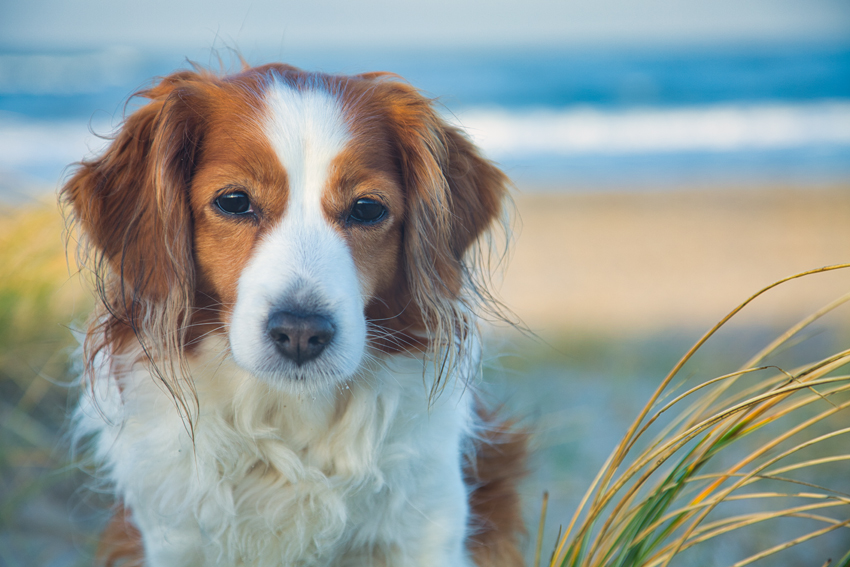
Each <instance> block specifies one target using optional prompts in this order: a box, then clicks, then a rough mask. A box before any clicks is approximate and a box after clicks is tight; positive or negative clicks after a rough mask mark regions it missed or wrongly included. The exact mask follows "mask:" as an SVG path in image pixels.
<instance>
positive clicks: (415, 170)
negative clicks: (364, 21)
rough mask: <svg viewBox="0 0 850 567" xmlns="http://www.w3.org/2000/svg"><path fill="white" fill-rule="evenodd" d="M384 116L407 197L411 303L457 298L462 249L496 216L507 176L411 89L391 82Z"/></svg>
mask: <svg viewBox="0 0 850 567" xmlns="http://www.w3.org/2000/svg"><path fill="white" fill-rule="evenodd" d="M391 88H392V89H393V91H394V93H393V94H394V96H393V97H392V103H391V104H390V107H391V109H392V111H391V112H392V118H391V122H392V123H393V125H394V127H395V138H396V140H397V142H398V144H399V160H400V169H401V174H402V179H403V184H404V186H405V191H406V198H407V212H406V217H405V227H404V254H405V262H406V266H405V269H406V275H407V278H406V279H407V283H408V285H409V287H410V289H411V290H412V291H413V295H414V298H415V299H416V300H417V303H420V299H421V300H424V301H425V302H426V303H427V302H428V298H432V297H434V295H435V294H436V296H437V297H439V298H441V299H443V300H449V301H453V300H456V299H458V297H459V294H460V293H461V290H462V288H463V287H464V284H466V283H469V282H467V281H466V278H467V277H468V275H469V274H468V273H467V266H466V265H465V264H464V255H465V253H466V252H467V251H468V249H469V248H470V246H471V245H472V244H473V243H474V242H475V241H476V240H477V239H478V237H479V236H481V234H482V233H483V232H484V231H485V230H487V229H488V227H489V226H490V224H491V223H492V222H493V221H494V220H495V219H496V218H497V217H498V216H499V214H500V212H501V210H502V201H503V199H504V197H505V195H506V193H507V189H506V186H507V184H508V179H507V177H506V176H505V175H504V174H503V173H502V172H501V171H500V170H499V169H498V168H497V167H496V166H495V165H493V164H492V163H491V162H489V161H488V160H486V159H484V158H483V157H482V156H481V154H480V153H479V152H478V149H477V148H476V147H475V146H474V145H473V144H472V143H471V142H470V141H469V140H468V139H467V137H466V136H465V135H464V134H463V133H461V132H460V131H458V130H457V129H456V128H455V127H453V126H450V125H448V124H446V123H445V121H444V120H443V119H442V118H440V116H438V115H437V113H436V112H434V109H433V108H432V106H431V101H430V100H428V99H426V98H425V97H423V96H422V95H421V94H419V93H418V92H417V91H416V90H415V89H413V88H411V87H409V86H407V85H403V84H399V83H392V84H391Z"/></svg>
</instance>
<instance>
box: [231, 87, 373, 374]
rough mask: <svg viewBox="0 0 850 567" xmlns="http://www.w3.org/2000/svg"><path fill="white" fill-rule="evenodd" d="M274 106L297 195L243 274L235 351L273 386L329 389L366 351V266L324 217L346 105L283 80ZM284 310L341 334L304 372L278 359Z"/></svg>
mask: <svg viewBox="0 0 850 567" xmlns="http://www.w3.org/2000/svg"><path fill="white" fill-rule="evenodd" d="M265 102H266V106H267V111H266V115H265V116H264V123H263V128H264V133H265V135H266V136H267V137H268V140H269V142H270V143H271V145H272V148H273V149H274V151H275V153H276V154H277V156H278V159H279V160H280V163H281V165H282V166H283V167H284V169H285V171H286V176H287V183H288V186H289V191H288V198H287V202H286V206H285V208H284V213H283V217H282V218H281V219H278V220H277V225H276V226H274V227H273V228H272V229H271V230H269V231H268V232H267V233H266V234H265V235H264V236H263V238H262V240H261V241H260V243H259V245H258V246H257V247H256V249H255V251H254V253H253V255H252V257H251V260H250V261H249V262H248V263H247V265H246V266H245V269H244V270H243V271H242V274H241V276H240V277H239V286H238V292H237V299H236V305H235V307H234V309H233V317H232V321H231V325H230V332H229V336H230V346H231V352H232V353H233V357H234V360H236V362H237V364H239V365H240V366H241V367H242V368H244V369H245V370H248V371H249V372H251V373H253V374H254V375H255V376H258V377H260V378H263V379H266V380H268V381H269V382H271V383H272V384H276V385H278V386H280V387H282V388H298V387H302V386H303V387H307V388H319V387H321V385H322V384H324V385H327V384H333V383H338V382H339V381H340V380H346V379H348V378H350V377H352V376H353V375H354V374H355V373H356V372H357V370H358V369H359V367H360V361H361V359H362V357H363V353H364V349H365V347H366V321H365V318H364V315H363V309H364V301H365V300H364V298H363V296H362V292H361V284H360V279H359V275H358V273H357V267H356V266H355V264H354V260H353V258H352V257H351V251H350V250H349V248H348V244H347V243H346V242H345V239H344V238H343V237H342V236H341V235H340V234H339V232H338V229H337V228H336V227H335V226H334V223H332V222H331V221H330V220H329V219H328V218H326V217H325V215H324V213H323V210H322V193H323V191H326V190H330V187H329V186H328V185H329V179H330V174H331V164H332V162H333V160H334V158H335V157H336V156H338V155H339V153H340V152H341V151H342V150H343V149H344V148H345V146H346V144H347V143H348V141H349V140H350V139H351V135H350V134H349V131H348V127H347V126H346V121H345V117H344V113H343V109H342V106H341V104H340V102H339V101H338V100H337V98H335V97H334V96H333V95H332V94H331V93H328V92H327V91H325V90H323V89H321V88H318V87H312V88H311V87H308V88H306V89H305V90H297V89H294V88H292V87H289V86H287V85H285V84H283V83H281V82H279V81H276V82H273V83H272V84H271V85H270V86H269V88H268V90H267V91H266V94H265ZM280 190H281V191H282V190H283V188H280ZM280 311H282V312H291V313H296V314H298V315H300V316H307V315H320V316H322V317H324V318H326V319H327V320H328V321H330V323H331V325H332V326H333V328H334V330H335V333H334V336H333V339H332V340H331V341H330V342H329V343H328V344H327V345H326V346H325V349H324V350H323V351H322V354H321V355H320V356H318V357H317V358H316V359H314V360H311V361H308V362H307V363H305V364H304V365H302V366H300V367H299V366H296V365H295V363H293V362H292V361H290V360H288V359H287V358H285V357H284V356H282V355H281V353H280V352H278V350H277V348H276V347H275V344H274V340H273V338H272V337H271V335H270V333H269V331H268V321H269V317H270V316H271V315H272V314H273V313H275V312H280ZM299 385H300V386H299Z"/></svg>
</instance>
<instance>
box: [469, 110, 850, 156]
mask: <svg viewBox="0 0 850 567" xmlns="http://www.w3.org/2000/svg"><path fill="white" fill-rule="evenodd" d="M457 118H458V122H459V123H460V124H461V125H462V126H463V127H464V128H466V130H467V132H469V134H470V136H472V138H473V139H474V140H475V141H476V142H477V143H478V144H479V145H480V146H481V147H482V148H483V149H484V151H485V152H486V153H487V154H488V155H490V156H491V157H494V158H497V159H501V158H505V157H513V158H516V157H524V156H529V155H580V154H641V153H667V152H735V151H747V150H775V149H789V148H799V147H805V146H812V145H819V144H833V145H834V144H838V145H848V144H850V101H824V102H816V103H806V104H758V105H743V104H730V105H718V106H704V107H686V108H676V109H663V108H661V109H655V108H643V109H629V110H601V109H598V108H565V109H562V110H551V109H546V110H534V111H522V112H516V111H508V110H504V109H482V108H479V109H470V110H468V111H466V112H463V113H461V114H459V115H458V116H457Z"/></svg>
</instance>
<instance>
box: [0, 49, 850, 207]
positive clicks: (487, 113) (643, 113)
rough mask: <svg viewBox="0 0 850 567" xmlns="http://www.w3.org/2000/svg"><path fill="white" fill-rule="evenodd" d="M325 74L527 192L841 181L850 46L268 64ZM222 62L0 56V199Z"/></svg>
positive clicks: (86, 54) (308, 54)
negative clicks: (440, 121) (381, 101)
mask: <svg viewBox="0 0 850 567" xmlns="http://www.w3.org/2000/svg"><path fill="white" fill-rule="evenodd" d="M240 56H241V57H243V58H245V59H246V60H247V61H248V62H249V63H251V64H260V63H265V62H269V61H285V62H288V63H291V64H294V65H297V66H299V67H302V68H306V69H312V70H320V71H325V72H331V73H360V72H367V71H377V70H380V71H390V72H393V73H396V74H398V75H399V76H401V77H404V79H405V80H407V81H408V82H410V83H411V84H413V85H415V86H416V87H418V88H420V89H421V90H422V91H423V93H425V94H426V95H427V96H429V97H432V98H434V99H435V101H436V103H437V105H438V107H439V108H440V111H441V112H442V113H443V114H444V115H445V117H446V119H447V120H449V121H451V122H453V123H455V124H458V125H460V126H462V127H463V128H465V129H466V131H467V132H468V134H469V135H470V136H471V137H472V138H473V139H474V140H475V141H476V142H477V143H478V144H479V145H480V146H481V148H482V149H483V151H484V152H485V154H486V155H487V156H488V157H489V158H490V159H492V160H493V161H495V162H497V163H499V164H500V165H501V166H502V167H503V168H504V169H505V171H507V173H508V174H509V175H510V176H511V177H512V178H513V179H514V181H515V183H516V184H517V186H518V187H520V188H525V189H531V190H542V191H612V190H616V191H641V190H657V189H663V190H687V189H689V188H701V187H716V186H729V185H734V186H737V187H764V186H776V185H783V186H788V185H793V186H801V187H810V186H823V185H836V184H842V183H845V182H847V181H850V40H848V42H847V43H841V44H835V43H829V44H818V43H806V44H796V43H795V44H787V45H785V44H770V45H764V44H759V45H734V46H727V45H708V46H701V47H694V46H691V47H642V48H638V47H620V48H617V47H607V48H600V47H584V48H582V47H575V46H574V47H569V48H567V47H559V48H542V47H537V48H525V49H520V48H511V49H507V48H487V49H485V48H454V49H431V50H411V49H397V50H393V49H360V48H357V49H354V48H353V49H351V50H341V49H337V50H334V51H333V52H327V51H321V50H313V51H311V50H301V51H292V50H283V49H278V50H268V51H266V52H262V51H258V52H252V53H241V54H240ZM193 62H194V63H197V64H200V65H203V66H209V67H213V68H224V69H236V68H238V66H239V62H238V56H237V55H236V54H235V53H234V52H233V51H229V50H223V51H222V50H212V49H206V50H197V51H195V52H189V53H178V52H167V53H166V52H148V51H145V50H141V49H137V48H130V47H109V48H103V49H97V50H87V51H74V52H68V51H63V52H58V51H40V52H18V51H10V50H5V51H0V198H5V199H6V200H9V199H12V200H15V199H17V200H20V199H27V198H30V197H32V196H33V195H37V194H41V193H44V192H50V191H55V189H56V188H57V187H58V186H59V185H60V184H61V180H62V179H63V176H65V175H67V172H68V171H69V170H68V169H67V167H68V165H69V164H72V163H73V162H75V161H78V160H80V159H82V158H83V157H86V156H91V155H93V154H96V153H97V152H98V151H101V150H102V148H103V147H104V145H105V144H106V141H105V138H106V137H108V135H109V134H110V133H111V132H113V131H114V130H115V129H116V128H117V127H118V126H119V125H120V123H121V120H122V119H123V117H124V116H125V113H127V112H130V111H132V109H133V108H136V107H137V106H138V105H139V104H141V102H139V101H133V100H131V101H130V102H129V103H128V98H129V97H130V96H131V95H132V93H134V92H135V91H137V90H138V89H140V88H144V87H145V86H148V85H150V84H151V80H152V78H153V77H157V76H162V75H165V74H167V73H169V72H171V71H173V70H175V69H179V68H186V67H188V66H189V65H190V64H191V63H193Z"/></svg>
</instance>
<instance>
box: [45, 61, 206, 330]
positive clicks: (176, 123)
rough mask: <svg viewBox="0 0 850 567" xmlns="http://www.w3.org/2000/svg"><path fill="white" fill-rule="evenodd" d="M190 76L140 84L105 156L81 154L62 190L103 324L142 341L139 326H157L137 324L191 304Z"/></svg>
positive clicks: (193, 141) (175, 315)
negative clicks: (136, 101)
mask: <svg viewBox="0 0 850 567" xmlns="http://www.w3.org/2000/svg"><path fill="white" fill-rule="evenodd" d="M197 77H198V75H197V74H196V73H193V72H182V73H176V74H174V75H171V76H169V77H167V78H165V79H164V80H163V81H162V82H161V83H160V84H158V85H157V86H155V87H153V88H151V89H149V90H146V91H142V92H140V93H138V94H139V96H142V97H144V98H148V99H150V101H151V102H149V103H148V104H147V105H145V106H143V107H142V108H140V109H139V110H137V111H136V112H134V113H133V114H132V115H131V116H130V117H129V118H127V119H126V121H125V122H124V125H123V127H122V128H121V130H120V132H119V133H118V134H117V136H116V137H115V138H114V140H113V141H112V143H111V144H110V146H109V147H108V149H107V150H106V151H105V152H104V153H103V155H101V156H100V157H97V158H95V159H92V160H87V161H83V162H81V163H80V164H79V167H78V169H77V170H76V172H75V173H74V175H73V176H72V177H71V179H70V180H69V181H68V182H67V183H66V185H65V186H64V188H63V189H62V192H61V198H62V200H63V201H64V202H65V203H67V204H69V205H70V207H71V216H72V219H73V220H74V221H75V222H77V223H78V225H79V227H80V229H81V231H82V233H83V236H84V239H85V241H86V243H87V245H88V247H89V250H86V251H85V252H86V254H85V256H87V257H88V258H89V261H90V263H91V268H92V270H93V272H94V274H95V277H96V280H97V285H98V291H99V294H100V296H101V301H102V302H103V306H104V307H105V309H106V314H103V313H102V314H101V316H103V315H106V319H107V321H103V320H102V321H101V323H102V324H103V323H105V324H106V326H105V329H106V330H107V332H108V333H112V334H114V333H116V332H117V333H119V334H121V330H120V329H121V327H124V326H126V327H129V329H131V330H132V331H133V333H135V334H136V336H137V337H138V338H139V339H140V340H142V344H143V345H145V342H144V340H143V337H142V336H141V335H145V334H147V335H150V334H151V333H153V334H155V332H154V331H153V330H152V329H147V330H145V329H143V327H144V326H145V324H147V323H150V322H152V321H158V322H160V323H165V321H166V320H170V321H171V323H174V321H176V320H179V319H181V318H185V317H186V316H187V315H188V312H187V311H188V309H189V307H190V302H191V297H190V295H191V293H192V289H193V281H194V274H193V265H194V264H193V256H192V240H191V224H192V219H191V213H190V211H189V206H188V194H187V189H188V183H189V180H190V178H191V175H192V169H193V164H194V158H195V154H196V151H197V148H198V145H199V142H200V120H199V118H198V116H199V115H198V112H197V108H194V107H193V106H192V105H191V104H190V103H189V102H188V100H189V99H190V98H191V96H190V93H189V90H188V87H187V85H188V84H189V82H190V81H191V80H192V79H193V78H197ZM181 311H182V313H181ZM169 315H170V316H169ZM160 330H162V329H160ZM174 333H175V330H172V331H171V334H172V336H173V335H174ZM112 338H114V337H112ZM112 338H107V339H105V340H107V341H109V340H111V339H112Z"/></svg>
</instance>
